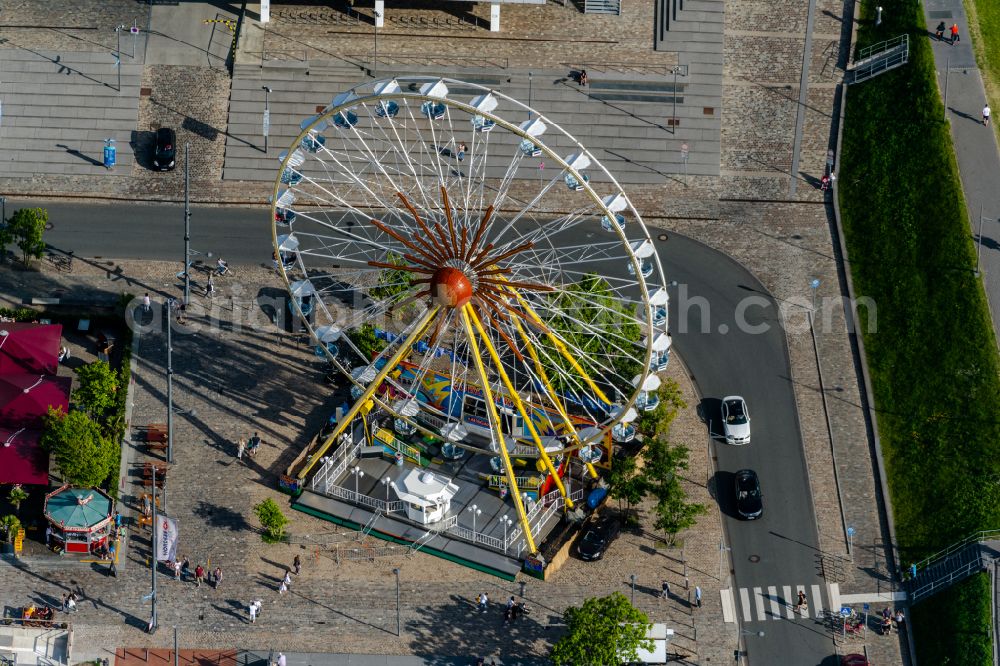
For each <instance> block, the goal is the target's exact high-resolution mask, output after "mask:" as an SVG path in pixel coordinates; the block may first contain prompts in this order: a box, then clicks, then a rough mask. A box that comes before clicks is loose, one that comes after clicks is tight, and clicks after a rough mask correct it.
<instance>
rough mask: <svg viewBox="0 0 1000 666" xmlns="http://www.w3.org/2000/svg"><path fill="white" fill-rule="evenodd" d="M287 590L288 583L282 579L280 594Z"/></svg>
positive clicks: (279, 588)
mask: <svg viewBox="0 0 1000 666" xmlns="http://www.w3.org/2000/svg"><path fill="white" fill-rule="evenodd" d="M285 592H288V583H286V582H285V581H281V585H279V586H278V596H281V595H282V594H284V593H285Z"/></svg>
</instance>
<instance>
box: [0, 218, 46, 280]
mask: <svg viewBox="0 0 1000 666" xmlns="http://www.w3.org/2000/svg"><path fill="white" fill-rule="evenodd" d="M48 223H49V213H48V211H47V210H45V209H44V208H20V209H18V210H16V211H14V214H13V215H12V216H11V218H10V222H8V223H7V228H6V233H5V234H4V237H3V239H2V240H6V241H7V243H11V242H13V243H14V244H15V245H17V247H18V248H19V249H20V250H21V261H22V262H23V263H24V265H25V266H28V264H29V263H30V262H31V260H32V259H41V257H42V253H43V252H45V241H44V240H42V235H43V234H44V233H45V226H46V225H47V224H48Z"/></svg>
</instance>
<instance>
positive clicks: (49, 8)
mask: <svg viewBox="0 0 1000 666" xmlns="http://www.w3.org/2000/svg"><path fill="white" fill-rule="evenodd" d="M148 13H149V8H148V6H146V5H145V4H144V3H143V4H140V3H138V2H135V0H79V1H77V0H44V1H42V0H7V1H6V2H4V3H3V23H2V25H0V40H2V39H5V38H6V39H12V40H15V41H17V42H19V43H27V44H31V45H32V48H35V49H39V50H53V51H55V50H61V51H114V50H115V48H116V46H117V44H118V41H117V35H116V34H115V26H116V25H119V24H124V25H127V26H129V27H131V26H132V21H133V20H135V21H136V22H137V23H138V25H140V26H142V25H144V24H145V21H146V16H147V15H148ZM127 36H128V33H127V32H126V33H125V34H123V35H122V51H123V52H124V53H126V54H127V53H130V47H131V39H130V38H129V39H126V38H127ZM0 48H9V47H4V46H3V44H2V42H0ZM141 49H142V41H139V50H141Z"/></svg>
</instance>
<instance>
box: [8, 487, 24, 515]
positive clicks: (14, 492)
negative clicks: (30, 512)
mask: <svg viewBox="0 0 1000 666" xmlns="http://www.w3.org/2000/svg"><path fill="white" fill-rule="evenodd" d="M7 499H8V500H10V503H11V504H13V505H14V512H15V513H18V514H20V513H21V502H23V501H24V500H26V499H28V493H27V492H26V491H25V490H24V488H22V487H21V484H20V483H15V484H14V485H13V486H12V487H11V489H10V493H9V494H8V495H7Z"/></svg>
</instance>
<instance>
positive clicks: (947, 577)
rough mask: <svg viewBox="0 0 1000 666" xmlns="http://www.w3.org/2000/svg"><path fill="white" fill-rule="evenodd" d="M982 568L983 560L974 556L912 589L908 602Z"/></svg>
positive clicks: (933, 592) (934, 591) (932, 592)
mask: <svg viewBox="0 0 1000 666" xmlns="http://www.w3.org/2000/svg"><path fill="white" fill-rule="evenodd" d="M982 568H983V560H982V558H981V557H979V558H976V559H975V560H973V561H971V562H967V563H966V564H964V565H961V566H960V567H959V568H957V569H955V570H953V571H949V572H948V573H946V574H943V575H941V576H939V577H938V578H937V579H936V580H933V581H931V582H930V583H927V584H926V585H923V586H921V587H918V588H916V589H914V590H913V592H911V593H910V594H909V602H910V603H911V604H913V603H915V602H916V601H918V600H920V599H921V598H923V597H926V596H929V595H932V594H935V593H936V592H938V591H940V590H943V589H945V588H947V587H949V586H950V585H952V584H953V583H957V582H959V581H961V580H964V579H966V578H968V577H969V576H971V575H972V574H974V573H976V572H978V571H981V570H982Z"/></svg>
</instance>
